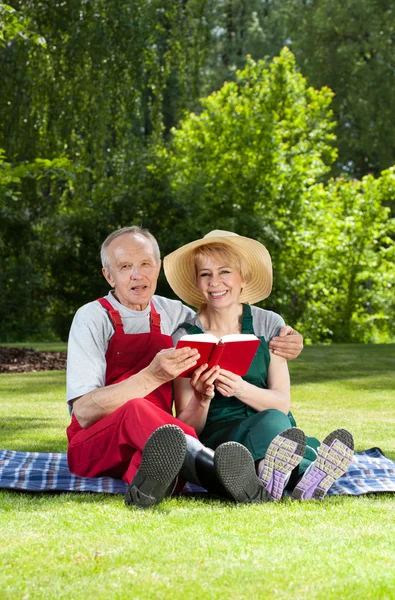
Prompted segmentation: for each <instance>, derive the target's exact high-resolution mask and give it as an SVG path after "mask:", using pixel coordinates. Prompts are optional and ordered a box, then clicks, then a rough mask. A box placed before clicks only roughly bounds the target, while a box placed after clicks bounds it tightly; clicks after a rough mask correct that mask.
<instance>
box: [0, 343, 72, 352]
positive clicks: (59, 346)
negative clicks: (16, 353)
mask: <svg viewBox="0 0 395 600" xmlns="http://www.w3.org/2000/svg"><path fill="white" fill-rule="evenodd" d="M0 346H8V347H9V348H29V349H31V350H41V351H42V352H66V350H67V344H66V342H14V343H11V342H0Z"/></svg>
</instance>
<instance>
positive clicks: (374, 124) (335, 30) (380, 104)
mask: <svg viewBox="0 0 395 600" xmlns="http://www.w3.org/2000/svg"><path fill="white" fill-rule="evenodd" d="M272 10H274V12H277V13H278V12H279V13H280V14H281V15H282V19H283V22H284V28H285V29H286V35H287V36H288V37H289V39H290V41H291V46H290V47H291V49H292V51H293V52H294V53H295V56H296V60H297V63H298V65H299V67H300V69H301V70H302V72H303V74H304V75H305V76H306V77H307V79H308V81H309V82H311V84H312V85H314V87H321V86H322V85H327V86H329V87H330V88H331V89H332V90H333V91H334V92H335V97H334V102H333V110H334V113H335V117H336V121H337V123H338V126H337V130H336V135H337V139H338V148H339V160H338V163H337V169H336V171H337V172H338V173H339V172H341V171H343V172H347V173H351V174H352V175H354V176H356V177H361V176H363V175H365V174H368V173H374V174H375V175H379V173H380V171H382V170H383V169H386V168H388V167H390V166H392V165H393V164H394V163H395V125H394V119H393V114H394V112H395V55H394V41H395V38H394V35H395V11H394V6H393V3H392V2H391V0H348V1H347V2H335V3H334V2H332V1H331V0H321V1H320V2H302V3H301V2H299V0H285V1H283V0H281V2H280V1H277V2H275V6H274V7H273V8H272Z"/></svg>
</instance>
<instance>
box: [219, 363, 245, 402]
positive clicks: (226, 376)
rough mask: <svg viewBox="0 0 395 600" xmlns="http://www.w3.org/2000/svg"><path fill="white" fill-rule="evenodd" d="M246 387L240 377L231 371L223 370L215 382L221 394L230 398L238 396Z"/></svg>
mask: <svg viewBox="0 0 395 600" xmlns="http://www.w3.org/2000/svg"><path fill="white" fill-rule="evenodd" d="M244 386H245V381H244V379H242V378H241V377H240V375H235V374H234V373H232V372H231V371H225V369H221V370H220V372H219V373H218V375H217V377H216V380H215V387H216V388H217V390H218V391H219V393H220V394H222V395H223V396H225V397H226V398H229V397H230V396H236V398H237V396H238V394H240V393H241V392H242V390H243V388H244Z"/></svg>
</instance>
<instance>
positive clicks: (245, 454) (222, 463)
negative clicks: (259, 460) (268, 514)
mask: <svg viewBox="0 0 395 600" xmlns="http://www.w3.org/2000/svg"><path fill="white" fill-rule="evenodd" d="M214 465H215V470H216V473H217V477H218V479H219V480H220V482H221V483H222V485H223V487H224V488H225V489H226V491H227V493H228V494H229V495H230V496H231V497H232V498H233V500H234V501H235V502H238V503H256V502H268V501H269V500H270V496H269V494H268V493H267V492H266V490H265V488H264V487H263V486H262V485H261V483H260V481H259V479H258V477H257V474H256V472H255V464H254V459H253V458H252V455H251V453H250V452H249V450H248V449H247V448H246V447H245V446H243V445H242V444H239V443H238V442H225V443H224V444H221V445H220V446H218V448H217V449H216V451H215V454H214Z"/></svg>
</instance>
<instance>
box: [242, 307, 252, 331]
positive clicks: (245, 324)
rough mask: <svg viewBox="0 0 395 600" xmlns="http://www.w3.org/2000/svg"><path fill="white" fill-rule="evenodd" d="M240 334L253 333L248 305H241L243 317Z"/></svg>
mask: <svg viewBox="0 0 395 600" xmlns="http://www.w3.org/2000/svg"><path fill="white" fill-rule="evenodd" d="M241 333H254V327H253V325H252V312H251V306H250V305H249V304H243V317H242V320H241Z"/></svg>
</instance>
